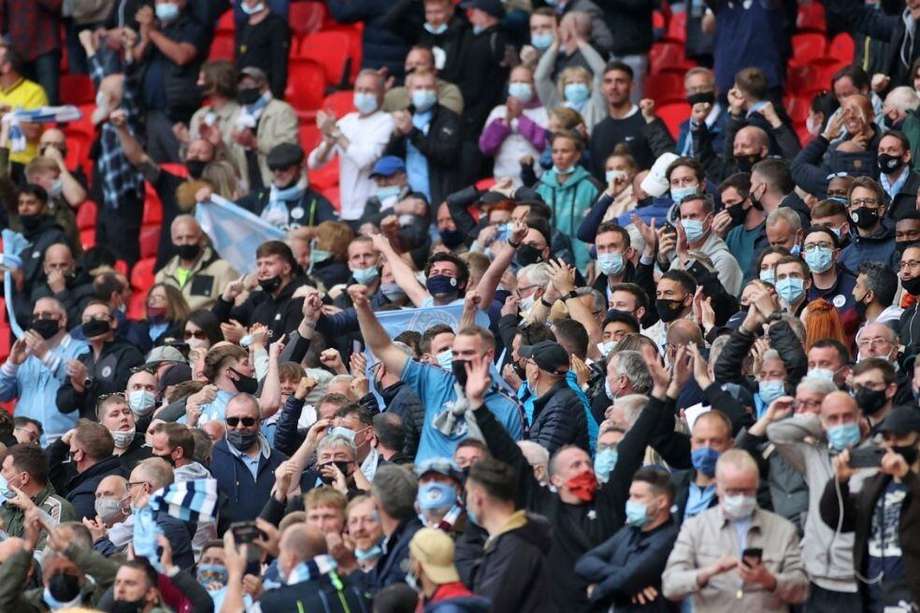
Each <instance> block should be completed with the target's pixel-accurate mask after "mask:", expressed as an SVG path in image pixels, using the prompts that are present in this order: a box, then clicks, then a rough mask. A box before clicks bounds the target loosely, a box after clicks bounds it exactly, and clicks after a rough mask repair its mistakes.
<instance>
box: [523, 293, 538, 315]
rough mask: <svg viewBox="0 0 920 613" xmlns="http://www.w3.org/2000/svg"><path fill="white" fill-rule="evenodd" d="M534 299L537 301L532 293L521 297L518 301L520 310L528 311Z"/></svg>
mask: <svg viewBox="0 0 920 613" xmlns="http://www.w3.org/2000/svg"><path fill="white" fill-rule="evenodd" d="M536 301H537V300H536V298H534V297H533V296H532V295H531V296H527V297H526V298H521V302H520V305H521V310H522V311H529V310H530V309H532V308H533V305H534V303H535V302H536Z"/></svg>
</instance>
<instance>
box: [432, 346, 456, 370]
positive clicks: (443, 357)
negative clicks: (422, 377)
mask: <svg viewBox="0 0 920 613" xmlns="http://www.w3.org/2000/svg"><path fill="white" fill-rule="evenodd" d="M435 359H436V360H437V361H438V366H440V367H441V368H443V369H444V370H447V371H449V370H450V365H451V362H453V361H454V352H453V351H451V350H450V349H445V350H444V351H442V352H441V353H439V354H438V355H436V356H435Z"/></svg>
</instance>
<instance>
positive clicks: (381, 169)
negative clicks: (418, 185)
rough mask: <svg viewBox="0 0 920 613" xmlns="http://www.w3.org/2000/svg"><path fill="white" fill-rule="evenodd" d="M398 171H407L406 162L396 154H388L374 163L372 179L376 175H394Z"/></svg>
mask: <svg viewBox="0 0 920 613" xmlns="http://www.w3.org/2000/svg"><path fill="white" fill-rule="evenodd" d="M397 172H406V164H405V163H404V162H403V161H402V160H401V159H400V158H398V157H396V156H395V155H386V156H384V157H382V158H380V159H379V160H377V163H376V164H374V168H373V170H371V175H370V176H371V179H373V178H374V177H388V178H389V177H392V176H393V175H395V174H396V173H397Z"/></svg>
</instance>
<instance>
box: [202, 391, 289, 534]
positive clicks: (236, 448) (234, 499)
mask: <svg viewBox="0 0 920 613" xmlns="http://www.w3.org/2000/svg"><path fill="white" fill-rule="evenodd" d="M224 422H225V423H226V425H227V434H226V437H225V438H223V439H221V440H219V441H218V442H217V443H216V444H215V445H214V448H213V450H212V451H211V456H212V461H211V472H212V474H213V475H214V478H215V479H216V480H217V491H218V492H220V493H221V494H222V495H223V496H224V499H225V502H224V505H223V507H222V508H221V511H220V524H219V525H218V532H219V533H223V532H224V530H225V529H226V528H227V526H229V525H230V524H231V523H233V522H238V521H252V520H254V519H255V518H256V517H258V516H259V513H260V511H261V510H262V507H264V506H265V503H266V502H268V499H269V497H270V496H271V490H272V486H273V485H274V483H275V469H277V468H278V466H279V465H280V464H281V463H282V462H283V461H284V460H286V459H287V456H285V455H284V454H282V453H281V452H280V451H278V450H276V449H273V448H272V446H271V445H270V444H269V443H268V439H266V438H265V437H264V436H263V435H262V434H261V432H260V427H261V425H262V413H261V411H260V409H259V401H258V400H256V399H255V398H254V397H252V396H251V395H249V394H237V395H236V396H234V397H233V398H231V399H230V401H229V402H228V403H227V408H226V413H225V417H224Z"/></svg>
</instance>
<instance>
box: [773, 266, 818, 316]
mask: <svg viewBox="0 0 920 613" xmlns="http://www.w3.org/2000/svg"><path fill="white" fill-rule="evenodd" d="M774 287H775V288H776V294H777V296H779V299H780V300H781V301H782V305H783V307H784V308H785V310H786V312H787V313H791V314H793V315H798V314H800V313H801V311H802V309H803V308H805V304H806V303H807V302H808V300H807V295H808V294H807V291H808V290H809V288H811V275H810V274H809V270H808V268H807V264H805V263H804V262H803V261H802V260H800V259H799V258H797V257H795V256H791V255H789V256H785V257H783V258H782V259H780V260H779V261H778V262H777V264H776V283H775V284H774Z"/></svg>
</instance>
